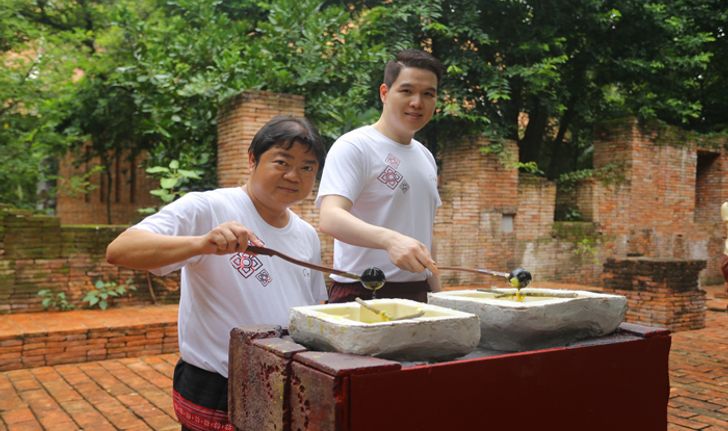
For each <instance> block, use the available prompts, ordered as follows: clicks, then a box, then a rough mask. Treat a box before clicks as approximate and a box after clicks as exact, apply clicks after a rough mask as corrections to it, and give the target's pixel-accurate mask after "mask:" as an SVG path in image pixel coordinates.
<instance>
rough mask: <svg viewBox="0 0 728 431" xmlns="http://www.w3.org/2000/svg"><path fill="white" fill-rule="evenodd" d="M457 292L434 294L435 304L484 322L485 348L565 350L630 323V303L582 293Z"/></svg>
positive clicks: (482, 338) (431, 299)
mask: <svg viewBox="0 0 728 431" xmlns="http://www.w3.org/2000/svg"><path fill="white" fill-rule="evenodd" d="M521 292H522V293H523V294H524V298H523V301H518V300H516V299H515V297H514V295H515V293H516V289H489V290H456V291H445V292H438V293H430V294H429V298H428V302H429V303H430V304H433V305H439V306H442V307H448V308H452V309H455V310H460V311H464V312H467V313H473V314H475V315H477V316H478V317H479V318H480V334H481V335H480V347H482V348H486V349H494V350H501V351H524V350H533V349H542V348H548V347H556V346H565V345H568V344H569V343H572V342H574V341H577V340H580V339H584V338H591V337H600V336H603V335H606V334H609V333H611V332H613V331H614V330H615V329H617V327H618V326H619V324H620V323H621V322H622V321H623V320H624V314H625V311H626V309H627V299H626V298H625V297H624V296H619V295H605V294H600V293H593V292H587V291H581V290H561V289H539V288H525V289H521Z"/></svg>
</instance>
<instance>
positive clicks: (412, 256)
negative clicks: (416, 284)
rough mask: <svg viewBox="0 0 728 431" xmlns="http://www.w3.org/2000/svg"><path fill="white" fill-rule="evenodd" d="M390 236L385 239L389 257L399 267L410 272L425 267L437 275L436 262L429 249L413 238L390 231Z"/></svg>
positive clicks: (421, 269) (420, 270)
mask: <svg viewBox="0 0 728 431" xmlns="http://www.w3.org/2000/svg"><path fill="white" fill-rule="evenodd" d="M392 233H393V235H392V238H391V239H390V240H389V241H387V247H386V250H387V254H388V255H389V259H390V260H391V261H392V263H394V264H395V265H397V266H398V267H399V268H401V269H404V270H405V271H410V272H422V271H424V270H425V268H427V269H429V270H430V271H431V272H432V273H433V274H435V275H439V273H440V271H439V270H438V268H437V264H436V263H435V261H434V260H433V259H432V256H431V255H430V251H429V250H428V249H427V247H426V246H425V245H424V244H422V243H421V242H419V241H417V240H416V239H414V238H411V237H409V236H406V235H402V234H400V233H397V232H394V231H392Z"/></svg>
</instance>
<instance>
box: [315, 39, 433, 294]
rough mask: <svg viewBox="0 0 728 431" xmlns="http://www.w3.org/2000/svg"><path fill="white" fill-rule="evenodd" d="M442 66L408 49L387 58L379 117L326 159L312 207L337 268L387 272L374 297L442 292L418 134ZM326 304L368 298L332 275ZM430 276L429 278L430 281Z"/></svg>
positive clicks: (428, 161) (429, 164)
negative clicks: (329, 237)
mask: <svg viewBox="0 0 728 431" xmlns="http://www.w3.org/2000/svg"><path fill="white" fill-rule="evenodd" d="M441 77H442V65H441V64H440V62H439V61H438V60H437V59H435V58H434V57H433V56H431V55H430V54H428V53H426V52H423V51H418V50H405V51H402V52H400V53H398V54H397V56H396V58H395V60H394V61H390V62H389V63H387V66H386V68H385V71H384V83H382V84H381V85H380V86H379V96H380V99H381V100H382V104H383V109H382V113H381V116H380V117H379V120H378V121H377V122H376V123H374V124H373V125H370V126H365V127H362V128H359V129H356V130H354V131H351V132H349V133H347V134H345V135H343V136H341V137H340V138H339V139H338V140H337V141H336V142H335V143H334V145H333V146H332V147H331V149H330V151H329V154H328V156H327V158H326V164H325V167H324V172H323V177H322V179H321V185H320V187H319V193H318V198H317V205H319V206H320V208H321V220H320V225H319V228H320V229H321V231H323V232H326V233H328V234H330V235H332V236H333V237H334V238H335V239H336V240H335V242H334V266H335V267H336V268H340V269H343V270H345V271H349V272H353V273H355V274H360V273H361V272H362V271H363V270H364V269H366V268H367V267H370V266H377V267H379V268H380V269H382V270H383V271H384V274H385V276H386V279H387V283H386V284H385V286H384V287H383V288H382V289H381V290H379V291H377V297H378V298H388V297H395V298H409V299H414V300H417V301H422V302H426V301H427V292H428V291H430V290H432V291H437V290H439V280H438V278H437V267H436V265H435V262H434V260H433V258H432V254H431V249H432V227H433V224H434V220H435V210H436V209H437V207H438V206H440V196H439V194H438V191H437V166H436V164H435V159H434V158H433V156H432V154H431V153H430V151H429V150H427V148H425V147H424V146H423V145H422V144H421V143H419V142H417V141H416V140H414V135H415V133H416V132H417V131H418V130H420V129H422V128H423V127H424V126H425V125H426V124H427V123H428V122H429V121H430V119H431V118H432V115H433V113H434V112H435V103H436V102H437V88H438V85H439V83H440V78H441ZM332 278H333V279H334V284H333V287H332V289H331V291H330V295H329V296H330V297H329V301H330V302H346V301H351V300H353V299H354V298H356V297H357V296H358V297H362V298H370V297H371V292H369V291H367V290H365V289H364V288H363V287H362V286H361V285H360V284H359V283H351V280H347V279H345V278H341V277H337V276H332ZM428 281H429V283H428Z"/></svg>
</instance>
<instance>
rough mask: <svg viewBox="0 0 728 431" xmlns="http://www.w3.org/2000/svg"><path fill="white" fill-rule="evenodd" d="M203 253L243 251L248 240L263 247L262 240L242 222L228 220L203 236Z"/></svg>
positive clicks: (221, 253)
mask: <svg viewBox="0 0 728 431" xmlns="http://www.w3.org/2000/svg"><path fill="white" fill-rule="evenodd" d="M203 240H204V243H205V246H204V251H203V253H204V254H218V255H223V254H230V253H236V252H244V251H245V249H247V248H248V241H250V242H252V243H253V244H255V245H257V246H259V247H263V246H264V244H263V242H262V241H261V240H260V239H258V237H257V236H256V235H255V234H254V233H253V231H251V230H250V229H248V228H247V227H245V226H243V225H242V224H240V223H238V222H235V221H229V222H225V223H223V224H221V225H218V226H216V227H215V228H214V229H212V230H211V231H210V232H208V233H207V234H206V235H204V237H203Z"/></svg>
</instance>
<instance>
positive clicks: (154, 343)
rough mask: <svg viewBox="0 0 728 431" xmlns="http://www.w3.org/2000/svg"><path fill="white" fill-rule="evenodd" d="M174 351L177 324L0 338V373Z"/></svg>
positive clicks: (129, 326) (140, 325)
mask: <svg viewBox="0 0 728 431" xmlns="http://www.w3.org/2000/svg"><path fill="white" fill-rule="evenodd" d="M177 350H178V347H177V322H161V323H146V324H139V325H128V326H114V327H109V328H101V327H94V328H90V329H74V330H68V331H63V332H51V333H49V332H35V333H28V334H22V336H21V335H18V334H12V335H0V371H7V370H16V369H20V368H32V367H43V366H47V365H58V364H70V363H76V362H86V361H100V360H104V359H117V358H133V357H137V356H143V355H159V354H162V353H174V352H177Z"/></svg>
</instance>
